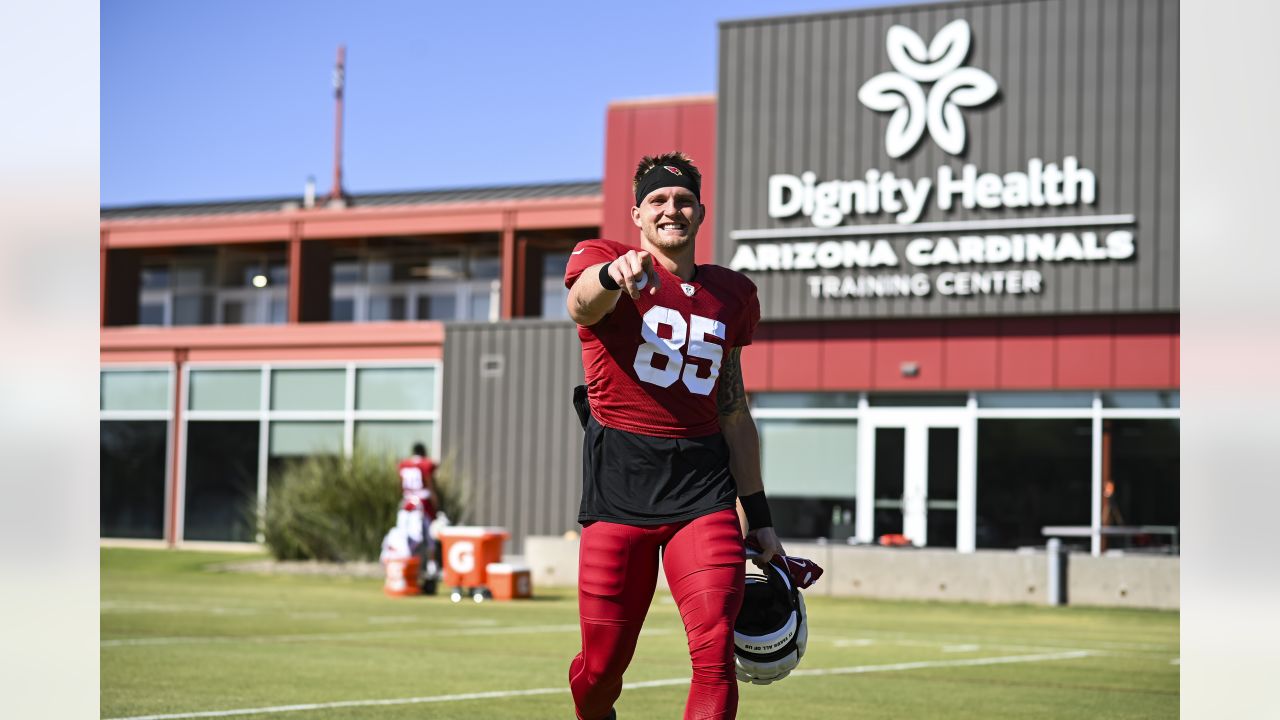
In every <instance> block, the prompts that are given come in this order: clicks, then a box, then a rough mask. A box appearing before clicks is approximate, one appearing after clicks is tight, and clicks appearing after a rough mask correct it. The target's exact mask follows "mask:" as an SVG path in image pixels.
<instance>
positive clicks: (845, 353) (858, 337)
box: [817, 322, 875, 390]
mask: <svg viewBox="0 0 1280 720" xmlns="http://www.w3.org/2000/svg"><path fill="white" fill-rule="evenodd" d="M874 327H875V326H874V324H872V323H869V322H858V323H843V322H841V323H834V322H833V323H828V324H827V325H826V327H825V328H824V332H823V334H824V338H823V343H822V347H821V348H820V352H821V355H822V360H821V362H820V363H819V368H820V375H819V376H818V378H817V381H818V383H817V384H818V387H820V388H821V389H823V390H866V389H867V388H869V387H871V365H872V362H871V361H872V357H873V356H874V354H875V352H874V345H875V337H874V333H873V329H874Z"/></svg>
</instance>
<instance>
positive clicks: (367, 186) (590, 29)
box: [101, 0, 900, 206]
mask: <svg viewBox="0 0 1280 720" xmlns="http://www.w3.org/2000/svg"><path fill="white" fill-rule="evenodd" d="M885 4H900V3H898V2H893V3H888V2H867V1H866V0H794V1H793V2H784V1H783V0H738V1H736V2H727V1H724V0H719V1H712V0H708V1H706V2H697V1H696V0H686V1H685V2H678V1H672V0H643V1H642V2H587V1H585V0H583V1H578V0H574V1H569V0H564V1H548V2H463V3H455V2H425V1H420V2H375V3H339V2H329V1H328V0H320V1H316V2H295V1H289V2H285V1H271V2H262V1H261V0H252V1H250V0H218V1H217V2H209V3H202V2H187V1H186V0H183V1H182V2H173V1H172V0H103V2H102V5H101V27H102V37H101V48H102V58H101V60H102V64H101V71H102V76H101V167H102V187H101V191H102V196H101V201H102V204H103V205H104V206H118V205H132V204H141V203H150V202H173V201H204V200H224V199H235V198H252V197H272V196H281V195H300V194H301V193H302V190H303V186H304V183H305V182H306V178H307V176H308V175H314V176H315V178H316V184H317V189H318V192H319V193H322V194H323V193H325V192H327V191H328V189H329V185H330V182H331V181H330V178H331V177H332V172H333V171H332V167H333V122H334V117H333V116H334V113H333V91H332V85H331V80H330V75H331V72H332V69H333V64H334V60H335V56H336V53H337V47H338V45H339V44H346V46H347V85H346V113H345V120H344V124H345V133H344V136H345V140H344V142H345V152H344V178H343V179H344V185H345V186H346V189H347V190H348V191H349V192H356V193H361V192H373V191H380V190H412V189H426V188H437V187H461V186H468V185H486V184H501V183H509V182H512V183H516V182H542V181H555V180H594V179H599V178H600V177H601V174H602V168H603V166H604V118H605V109H606V107H607V105H608V103H609V102H610V101H611V100H619V99H627V98H636V97H650V96H659V95H680V94H688V93H711V92H714V91H715V88H716V74H717V73H716V55H717V47H716V44H717V34H718V32H717V28H716V23H717V22H718V21H720V20H732V19H741V18H751V17H760V16H769V15H782V14H792V13H802V12H811V11H821V10H833V9H836V10H839V9H851V8H857V7H867V6H874V5H885Z"/></svg>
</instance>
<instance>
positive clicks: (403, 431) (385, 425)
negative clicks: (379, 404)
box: [355, 420, 433, 455]
mask: <svg viewBox="0 0 1280 720" xmlns="http://www.w3.org/2000/svg"><path fill="white" fill-rule="evenodd" d="M432 426H433V423H432V422H430V421H408V422H402V421H395V422H392V421H382V420H376V421H375V420H364V421H361V422H357V423H356V436H355V446H356V449H358V450H364V451H366V452H370V453H374V454H379V455H404V454H407V453H408V452H409V450H410V448H412V447H413V445H414V443H422V444H423V445H426V446H427V452H430V451H431V449H432V448H431V438H432V434H431V433H432V429H433V428H432Z"/></svg>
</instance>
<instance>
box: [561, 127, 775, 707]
mask: <svg viewBox="0 0 1280 720" xmlns="http://www.w3.org/2000/svg"><path fill="white" fill-rule="evenodd" d="M700 186H701V174H700V173H699V172H698V169H697V168H696V167H695V166H694V165H693V163H692V162H691V161H690V159H689V158H688V157H687V156H685V155H684V154H683V153H678V152H676V153H668V154H665V155H659V156H657V157H645V158H643V159H642V160H641V161H640V164H639V166H638V167H637V169H636V173H635V177H634V181H633V187H634V189H635V201H636V204H635V207H633V208H632V209H631V216H632V220H633V221H634V222H635V224H636V227H638V228H639V229H640V249H639V250H637V249H635V248H633V247H631V246H627V245H623V244H622V243H618V242H614V241H610V240H588V241H585V242H582V243H579V244H578V246H577V247H576V248H575V249H574V251H573V254H572V255H571V256H570V259H569V264H568V267H567V268H566V271H565V284H566V285H567V286H568V287H569V288H570V291H569V299H568V304H569V314H570V317H572V318H573V319H574V321H575V322H577V323H578V325H579V329H578V336H579V338H580V340H581V341H582V362H583V367H584V370H585V373H586V379H587V393H586V398H585V400H586V407H583V408H580V415H581V416H582V417H583V418H584V425H585V429H586V437H585V439H584V445H583V488H582V504H581V508H580V511H579V515H578V521H579V522H580V523H582V524H583V526H584V527H583V532H582V536H581V545H580V551H579V553H580V554H579V571H578V600H579V605H578V607H579V615H580V620H581V626H582V652H580V653H579V654H578V656H577V657H575V658H574V659H573V662H572V664H571V665H570V669H569V682H570V687H571V689H572V691H573V699H574V705H575V710H576V712H577V715H578V717H579V718H581V719H582V720H596V719H597V718H607V717H614V716H615V715H614V712H613V703H614V701H615V700H617V698H618V695H619V694H620V692H621V690H622V674H623V672H624V671H625V670H626V668H627V665H628V664H629V663H630V661H631V657H632V654H633V653H634V651H635V644H636V638H637V637H638V635H639V633H640V628H641V626H642V625H643V623H644V617H645V613H646V612H647V610H648V608H649V604H650V602H651V601H652V599H653V591H654V587H655V584H656V582H657V570H658V559H659V555H660V554H661V557H662V563H663V567H664V569H665V572H666V575H667V582H668V584H669V585H670V587H671V592H672V595H673V597H674V598H675V600H676V603H677V605H678V606H679V608H680V615H681V617H682V619H683V620H684V625H685V631H686V633H687V635H688V639H689V655H690V658H691V660H692V663H693V679H692V683H691V686H690V688H689V699H688V701H687V703H686V706H685V717H686V718H692V717H698V718H732V717H734V716H735V715H736V712H737V702H738V689H737V685H736V681H735V675H734V669H733V623H734V619H735V617H736V616H737V614H738V609H739V607H740V605H741V602H742V592H743V575H744V568H743V538H742V529H741V526H740V524H739V520H738V515H737V514H736V513H735V510H734V508H735V500H736V499H737V500H740V502H741V505H742V508H743V511H744V513H745V515H746V518H747V522H748V525H749V527H750V532H749V536H750V537H751V539H752V540H754V541H755V542H756V543H757V544H758V545H759V546H760V547H761V548H762V552H761V554H760V556H759V557H758V558H756V562H757V563H759V564H763V563H766V562H768V561H769V559H771V558H772V557H773V555H774V554H775V553H781V552H782V547H781V545H780V544H779V543H778V539H777V536H776V535H775V534H774V531H773V527H772V524H773V523H772V521H771V520H770V517H769V506H768V503H767V501H766V500H765V497H764V490H763V484H762V482H761V478H760V441H759V437H758V436H757V434H756V427H755V423H754V421H753V420H752V418H751V414H750V412H749V410H748V407H747V402H746V393H745V391H744V389H743V385H742V371H741V364H740V353H741V349H742V347H743V346H745V345H749V344H750V343H751V338H752V335H753V333H754V332H755V328H756V324H757V323H758V322H759V319H760V304H759V300H758V299H757V298H756V288H755V285H754V284H753V283H752V282H751V281H750V280H749V279H747V277H746V276H744V275H742V274H740V273H737V272H734V271H732V270H728V269H726V268H723V267H720V266H717V265H695V264H694V241H695V238H696V236H697V232H698V228H699V227H700V225H701V223H702V220H703V218H704V217H705V215H706V208H705V207H704V206H703V205H702V202H701V199H700ZM581 400H582V398H579V401H581Z"/></svg>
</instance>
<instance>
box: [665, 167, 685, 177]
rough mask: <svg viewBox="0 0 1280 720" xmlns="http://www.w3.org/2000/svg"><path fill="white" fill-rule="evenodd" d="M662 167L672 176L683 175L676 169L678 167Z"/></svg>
mask: <svg viewBox="0 0 1280 720" xmlns="http://www.w3.org/2000/svg"><path fill="white" fill-rule="evenodd" d="M662 167H664V168H666V169H667V172H669V173H671V174H672V175H683V174H684V173H682V172H680V168H678V167H672V166H671V165H663V166H662Z"/></svg>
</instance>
